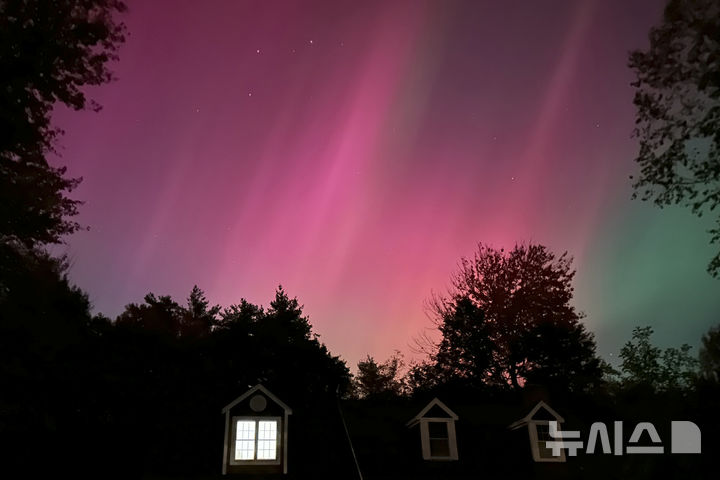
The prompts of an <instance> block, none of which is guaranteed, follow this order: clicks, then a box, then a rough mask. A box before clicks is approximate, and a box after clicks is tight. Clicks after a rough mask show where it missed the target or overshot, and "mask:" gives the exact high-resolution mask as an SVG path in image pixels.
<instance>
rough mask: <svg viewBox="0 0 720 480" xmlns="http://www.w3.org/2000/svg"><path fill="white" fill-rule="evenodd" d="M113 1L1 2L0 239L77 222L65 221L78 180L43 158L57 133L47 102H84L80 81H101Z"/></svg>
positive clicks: (42, 237)
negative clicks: (67, 175)
mask: <svg viewBox="0 0 720 480" xmlns="http://www.w3.org/2000/svg"><path fill="white" fill-rule="evenodd" d="M124 10H125V6H124V4H123V3H122V2H120V1H119V0H91V1H86V2H77V1H74V0H57V1H53V2H47V1H42V0H6V1H3V2H0V85H2V86H3V87H2V89H0V132H2V135H0V241H2V242H20V243H22V244H24V245H25V246H26V247H33V246H36V245H40V244H46V243H57V242H59V241H60V238H61V237H62V236H63V235H65V234H68V233H72V232H74V231H76V230H77V229H78V228H79V225H78V224H77V223H76V222H74V221H71V220H69V219H68V218H67V217H71V216H73V215H75V214H76V213H77V206H78V204H79V202H78V201H77V200H73V199H70V198H69V197H68V196H67V194H68V192H70V191H71V190H72V189H73V188H75V187H76V186H77V184H78V183H79V179H69V178H66V177H65V171H66V170H65V168H57V167H53V166H51V165H49V164H48V162H47V159H46V155H47V154H48V153H49V152H51V151H53V147H54V142H55V139H56V138H57V137H58V135H59V134H60V133H61V131H60V130H58V129H57V128H54V127H53V126H52V125H51V113H52V110H53V108H54V107H55V106H56V105H57V104H58V103H62V104H64V105H66V106H68V107H71V108H74V109H76V110H80V109H84V108H86V107H87V106H88V104H90V106H91V107H92V108H93V109H96V110H97V109H99V106H98V105H97V104H95V103H93V102H88V101H87V99H86V97H85V94H84V93H83V91H82V89H83V87H85V86H87V85H100V84H102V83H105V82H108V81H109V80H110V79H111V78H112V76H111V74H110V71H109V70H108V67H107V64H108V62H109V61H110V60H113V59H115V58H116V51H117V46H118V45H119V44H120V43H121V42H123V41H124V31H125V27H124V25H123V24H122V23H117V22H116V21H115V20H114V18H113V15H114V14H116V13H118V12H122V11H124Z"/></svg>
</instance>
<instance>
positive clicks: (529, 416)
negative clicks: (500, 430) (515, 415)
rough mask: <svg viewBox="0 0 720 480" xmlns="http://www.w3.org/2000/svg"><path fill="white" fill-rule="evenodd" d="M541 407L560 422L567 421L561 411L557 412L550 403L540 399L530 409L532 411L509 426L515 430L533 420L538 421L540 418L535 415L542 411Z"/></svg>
mask: <svg viewBox="0 0 720 480" xmlns="http://www.w3.org/2000/svg"><path fill="white" fill-rule="evenodd" d="M541 409H543V410H545V411H546V412H547V413H549V414H550V415H552V416H553V417H554V418H555V420H557V421H558V422H560V423H563V422H564V421H565V419H564V418H563V417H561V416H560V414H559V413H557V412H556V411H555V410H553V409H552V408H550V405H548V404H547V403H545V402H543V401H542V400H540V401H539V402H538V403H537V404H536V405H535V406H534V407H533V409H532V410H530V413H528V414H527V415H525V416H524V417H523V418H521V419H520V420H518V421H517V422H514V423H512V424H511V425H510V426H509V427H508V428H510V429H511V430H515V429H516V428H520V427H523V426H525V425H527V424H528V423H530V422H532V421H537V420H538V419H536V418H535V415H537V414H538V412H540V411H541Z"/></svg>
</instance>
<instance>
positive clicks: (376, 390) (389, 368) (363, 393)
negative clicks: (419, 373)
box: [353, 351, 405, 398]
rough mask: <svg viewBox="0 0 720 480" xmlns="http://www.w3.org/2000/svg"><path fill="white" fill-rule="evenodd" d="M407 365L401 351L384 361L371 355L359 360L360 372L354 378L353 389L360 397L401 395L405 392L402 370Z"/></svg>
mask: <svg viewBox="0 0 720 480" xmlns="http://www.w3.org/2000/svg"><path fill="white" fill-rule="evenodd" d="M404 365H405V363H404V361H403V358H402V355H401V354H400V352H399V351H395V353H394V354H393V355H392V356H391V357H390V358H389V359H387V360H386V361H385V362H383V363H377V362H376V361H375V359H373V357H371V356H370V355H368V356H367V358H366V359H365V360H363V361H360V362H358V364H357V368H358V373H357V375H356V376H355V378H354V380H353V390H354V391H355V394H356V395H357V396H359V397H362V398H366V397H377V396H400V395H402V394H403V393H404V392H405V383H404V379H403V377H402V375H401V370H402V368H403V366H404Z"/></svg>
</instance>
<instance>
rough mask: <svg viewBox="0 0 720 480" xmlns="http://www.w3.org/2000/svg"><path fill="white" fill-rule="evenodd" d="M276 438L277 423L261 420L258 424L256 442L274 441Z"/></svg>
mask: <svg viewBox="0 0 720 480" xmlns="http://www.w3.org/2000/svg"><path fill="white" fill-rule="evenodd" d="M276 438H277V421H275V420H271V421H267V420H261V421H260V422H258V440H275V439H276Z"/></svg>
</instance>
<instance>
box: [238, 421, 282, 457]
mask: <svg viewBox="0 0 720 480" xmlns="http://www.w3.org/2000/svg"><path fill="white" fill-rule="evenodd" d="M234 420H235V424H234V428H235V433H234V437H235V443H234V448H233V454H232V457H231V458H232V459H233V462H232V463H234V464H236V465H237V464H241V463H245V462H253V463H277V461H278V445H279V444H278V424H279V418H268V417H263V418H262V420H261V419H260V418H257V419H249V418H236V419H234Z"/></svg>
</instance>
